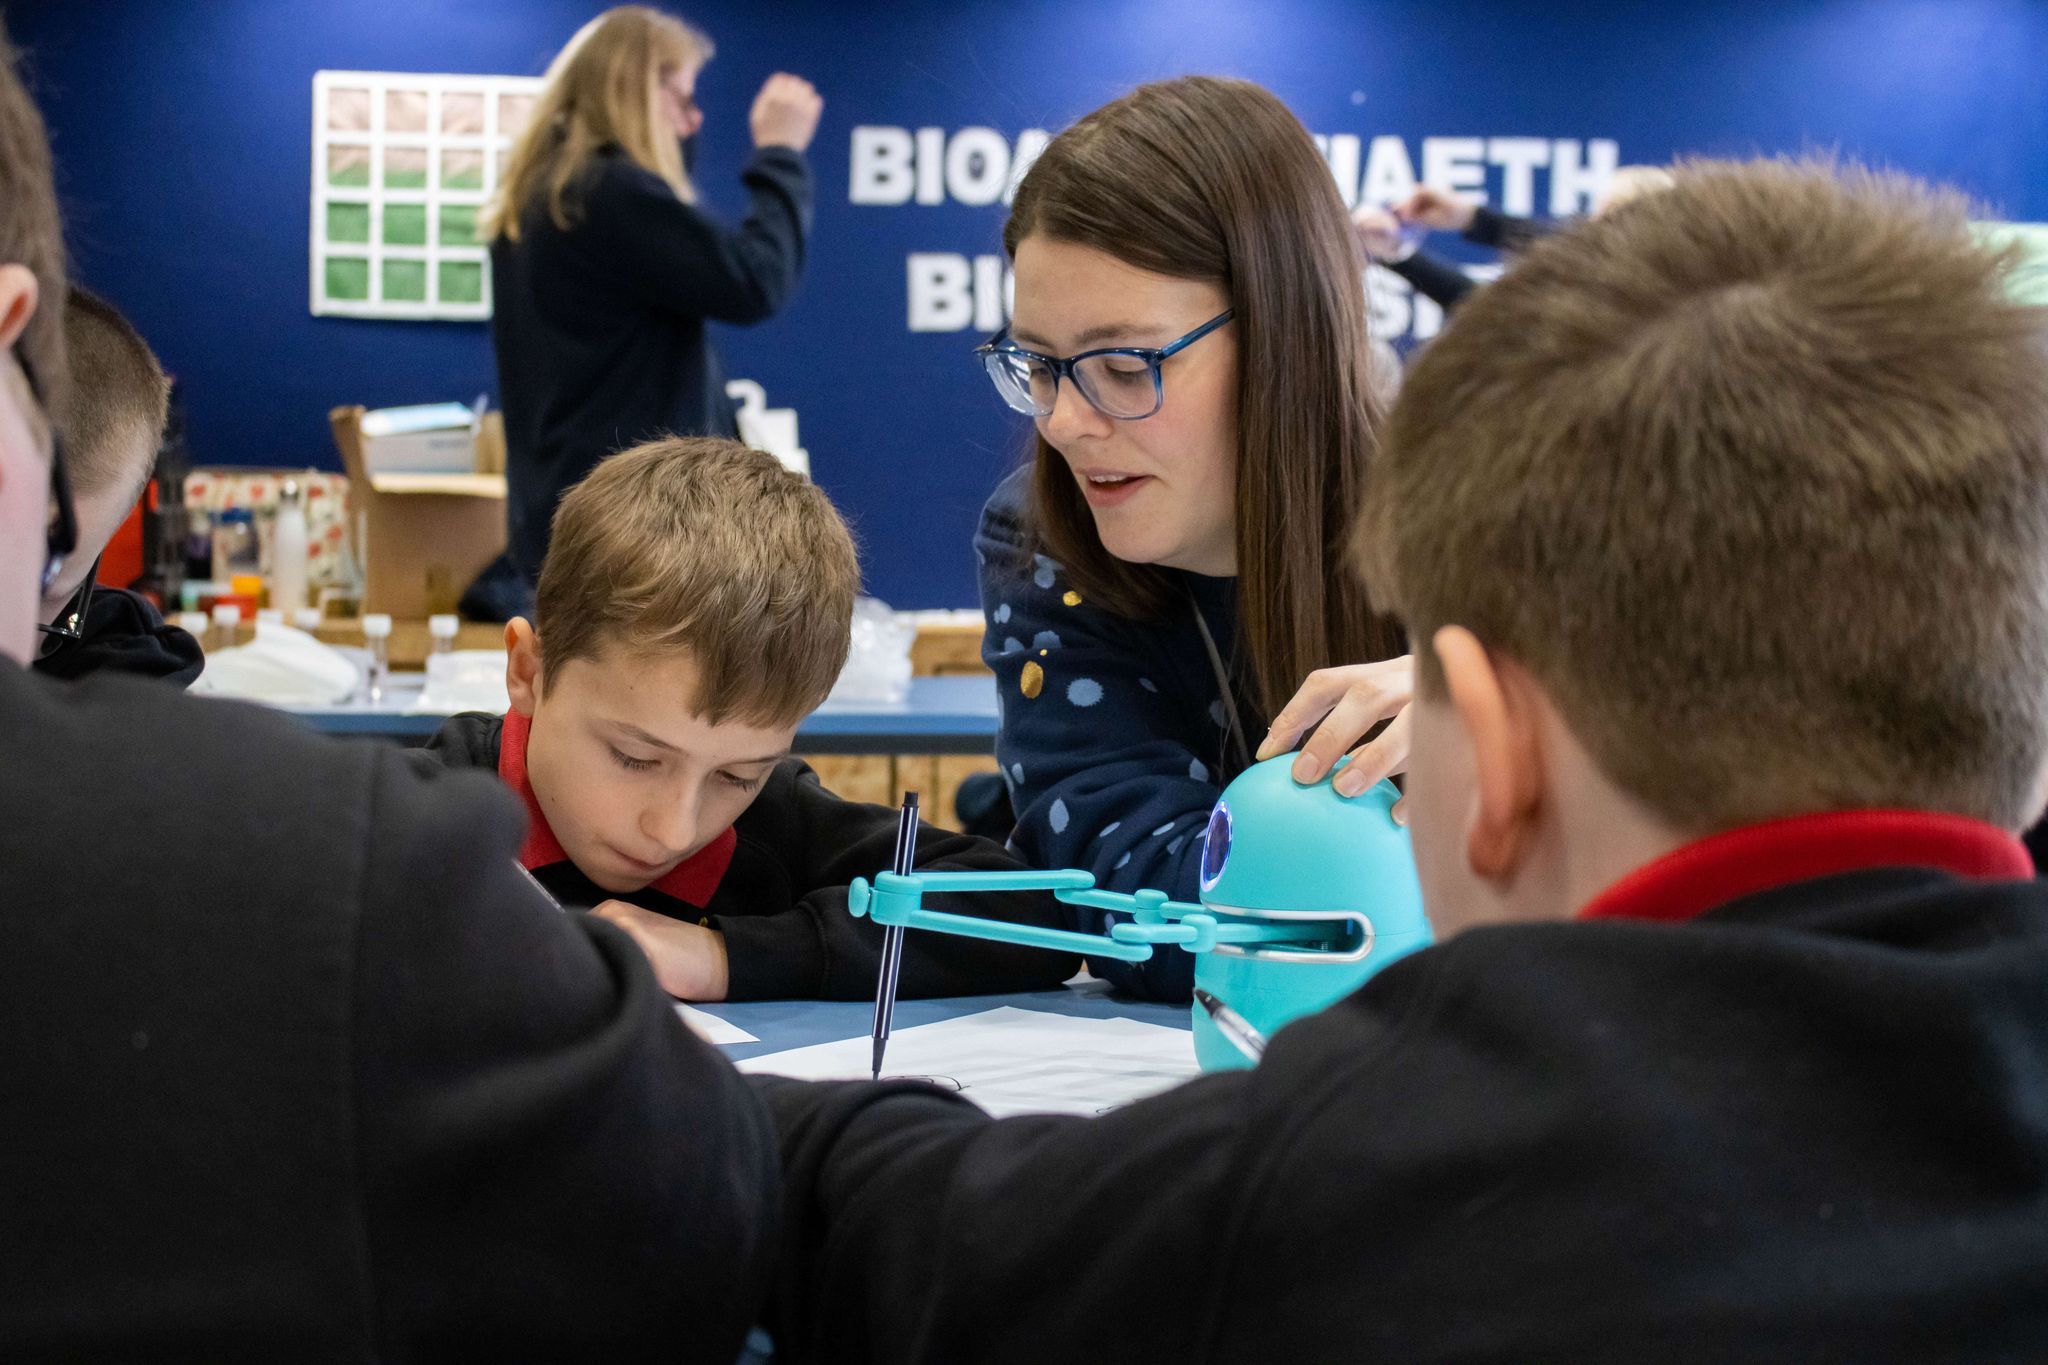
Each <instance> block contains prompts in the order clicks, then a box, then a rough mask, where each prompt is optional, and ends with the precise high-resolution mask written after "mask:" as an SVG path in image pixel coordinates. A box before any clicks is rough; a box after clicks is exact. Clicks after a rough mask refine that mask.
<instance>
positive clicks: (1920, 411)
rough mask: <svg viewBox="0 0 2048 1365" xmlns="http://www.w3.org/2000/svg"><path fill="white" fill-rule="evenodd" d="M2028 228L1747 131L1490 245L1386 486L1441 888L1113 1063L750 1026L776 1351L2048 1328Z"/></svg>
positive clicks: (2047, 390) (1977, 1355) (2046, 415)
mask: <svg viewBox="0 0 2048 1365" xmlns="http://www.w3.org/2000/svg"><path fill="white" fill-rule="evenodd" d="M1051 159H1052V157H1051V154H1050V153H1049V154H1048V156H1047V158H1046V159H1045V160H1044V161H1041V162H1040V164H1041V165H1043V164H1046V162H1047V161H1050V160H1051ZM2010 265H2011V261H2010V259H2009V258H2008V257H2005V256H2001V255H2000V254H1998V253H1995V252H1992V251H1989V250H1986V249H1983V248H1981V247H1980V246H1978V245H1977V244H1976V243H1975V241H1974V240H1973V239H1972V237H1971V235H1970V233H1969V231H1968V228H1967V224H1966V222H1965V213H1964V210H1963V206H1962V205H1961V204H1960V202H1958V201H1956V200H1955V199H1954V198H1953V197H1945V196H1939V195H1933V194H1930V193H1928V192H1927V191H1925V190H1924V189H1921V188H1919V187H1916V186H1912V185H1909V184H1905V183H1901V182H1897V181H1886V180H1881V179H1877V178H1874V177H1867V176H1843V177H1836V176H1833V175H1830V174H1827V173H1824V172H1818V171H1813V170H1808V169H1801V168H1797V167H1793V166H1789V165H1785V164H1781V163H1778V164H1774V163H1760V164H1754V165H1747V166H1715V165H1703V166H1696V167H1692V168H1689V169H1687V170H1685V171H1683V172H1681V174H1680V177H1679V184H1678V187H1677V188H1675V189H1673V190H1671V191H1670V192H1668V193H1666V194H1663V195H1660V196H1657V197H1655V198H1652V199H1646V200H1644V201H1642V202H1640V203H1637V204H1631V205H1630V206H1629V208H1628V209H1627V211H1626V212H1623V213H1618V214H1615V215H1613V216H1612V217H1610V218H1606V219H1602V220H1600V221H1597V222H1593V223H1589V224H1585V225H1582V226H1579V227H1575V228H1573V229H1571V230H1570V231H1567V232H1564V233H1562V234H1560V235H1559V236H1557V237H1554V238H1552V239H1549V240H1547V241H1544V242H1540V243H1537V244H1536V245H1534V246H1532V247H1531V248H1530V249H1529V251H1528V253H1527V254H1526V256H1525V257H1524V259H1523V260H1522V262H1521V263H1520V264H1519V265H1518V266H1517V267H1516V268H1515V269H1514V270H1512V271H1510V272H1508V274H1507V275H1506V276H1505V277H1503V278H1502V279H1501V281H1500V282H1499V283H1497V284H1494V285H1492V286H1490V287H1489V288H1487V289H1485V290H1483V291H1481V292H1479V293H1478V294H1476V295H1475V296H1474V297H1473V298H1472V299H1471V300H1470V301H1469V302H1468V303H1467V304H1466V305H1465V308H1464V310H1463V311H1462V312H1461V313H1460V315H1459V317H1458V319H1457V321H1456V322H1455V323H1453V324H1452V326H1451V327H1450V328H1449V329H1448V330H1447V331H1446V332H1445V333H1444V335H1443V336H1442V337H1440V338H1439V339H1438V340H1437V342H1436V343H1435V344H1434V345H1433V346H1431V347H1430V348H1429V349H1428V350H1427V351H1425V352H1424V353H1423V355H1422V358H1421V360H1420V362H1419V363H1418V364H1417V366H1416V367H1415V369H1414V371H1413V372H1412V373H1411V375H1410V376H1409V379H1408V381H1407V384H1406V386H1405V387H1404V389H1403V391H1402V393H1401V397H1400V401H1399V403H1398V404H1397V406H1396V408H1395V410H1394V413H1393V416H1392V419H1391V424H1390V428H1389V431H1388V433H1387V440H1386V442H1385V444H1384V446H1383V447H1382V449H1381V451H1380V455H1379V464H1378V466H1377V467H1376V468H1375V470H1374V471H1373V478H1372V480H1371V483H1370V488H1369V492H1368V494H1367V500H1366V502H1367V505H1366V509H1365V514H1364V516H1363V518H1362V520H1361V523H1360V527H1361V529H1360V533H1359V538H1358V546H1359V548H1360V550H1361V552H1362V558H1363V559H1364V561H1365V562H1366V563H1367V564H1368V565H1369V566H1370V572H1369V576H1370V577H1371V579H1372V582H1373V585H1374V588H1375V593H1376V596H1379V595H1380V594H1385V596H1383V597H1380V600H1382V601H1386V602H1389V603H1391V604H1392V605H1393V606H1394V607H1395V609H1396V610H1398V612H1399V613H1400V615H1401V616H1402V617H1403V619H1404V621H1405V624H1406V625H1407V627H1408V630H1409V633H1410V638H1411V639H1413V640H1414V641H1416V643H1417V645H1418V648H1417V651H1416V657H1417V665H1418V689H1417V695H1416V700H1415V702H1414V705H1413V750H1412V761H1411V766H1410V772H1409V786H1408V788H1407V802H1408V809H1409V819H1410V824H1411V827H1412V830H1413V835H1414V846H1415V852H1416V859H1417V865H1418V868H1419V870H1420V873H1421V880H1422V887H1423V894H1424V898H1425V903H1426V904H1427V906H1428V908H1429V911H1430V915H1431V918H1432V920H1433V921H1434V922H1435V925H1436V928H1437V930H1438V933H1439V936H1440V939H1441V942H1440V943H1439V945H1438V946H1436V947H1434V948H1430V949H1427V950H1425V951H1423V952H1420V953H1416V954H1414V955H1413V956H1410V957H1407V958H1404V959H1403V960H1401V961H1399V962H1397V963H1394V964H1393V965H1391V966H1389V967H1388V968H1386V970H1385V971H1383V972H1381V973H1380V974H1379V975H1378V976H1376V977H1374V978H1373V979H1372V980H1371V981H1370V982H1369V983H1368V984H1367V985H1366V986H1365V987H1364V988H1363V989H1362V990H1360V991H1359V992H1358V993H1357V994H1356V995H1354V996H1352V997H1351V998H1349V999H1347V1000H1345V1001H1342V1002H1340V1003H1339V1004H1337V1005H1336V1006H1334V1007H1332V1008H1331V1009H1329V1010H1327V1011H1326V1012H1324V1013H1323V1014H1320V1015H1317V1016H1315V1017H1312V1018H1309V1019H1306V1020H1303V1021H1301V1022H1299V1023H1296V1024H1294V1025H1293V1026H1291V1027H1289V1028H1287V1029H1285V1030H1283V1031H1281V1032H1280V1033H1279V1034H1278V1035H1277V1036H1276V1037H1274V1038H1273V1039H1272V1042H1271V1046H1270V1048H1269V1049H1268V1050H1267V1051H1266V1053H1265V1057H1264V1060H1263V1061H1262V1062H1261V1064H1260V1065H1259V1066H1258V1067H1257V1069H1256V1070H1253V1071H1249V1072H1241V1073H1235V1074H1230V1075H1219V1076H1211V1077H1206V1078H1203V1079H1201V1080H1198V1081H1195V1082H1193V1083H1191V1084H1189V1085H1186V1086H1184V1087H1182V1088H1180V1089H1178V1090H1176V1091H1173V1092H1171V1093H1169V1094H1166V1095H1164V1096H1161V1097H1158V1098H1156V1099H1153V1100H1149V1101H1146V1102H1143V1103H1140V1104H1136V1105H1132V1106H1130V1107H1129V1108H1126V1109H1123V1110H1120V1111H1117V1112H1116V1113H1114V1114H1111V1115H1109V1116H1107V1117H1104V1118H1100V1119H1092V1120H1091V1119H1073V1118H1062V1117H1038V1118H1012V1119H1007V1120H1003V1121H1000V1122H994V1121H991V1120H990V1119H988V1118H987V1117H986V1116H985V1115H983V1114H981V1113H980V1112H979V1111H977V1110H976V1109H975V1108H974V1107H973V1105H971V1104H969V1103H967V1102H966V1101H965V1099H963V1098H962V1097H960V1096H958V1095H954V1094H942V1093H938V1092H936V1091H933V1090H931V1089H928V1088H925V1087H921V1086H917V1085H914V1084H894V1085H890V1084H883V1085H869V1084H864V1083H848V1084H806V1083H800V1082H796V1081H789V1080H781V1079H777V1078H773V1077H759V1078H756V1084H757V1085H758V1087H759V1088H760V1090H761V1093H763V1094H764V1095H765V1096H766V1098H767V1100H768V1102H769V1106H770V1108H771V1110H772V1111H773V1112H774V1114H775V1116H776V1122H777V1126H778V1129H779V1131H780V1133H781V1136H782V1148H783V1162H784V1169H785V1172H786V1174H787V1178H788V1189H787V1191H786V1196H785V1201H784V1205H783V1207H784V1209H785V1211H786V1221H785V1233H784V1237H783V1242H782V1257H783V1262H782V1264H783V1270H782V1288H781V1291H780V1293H781V1310H780V1313H779V1319H780V1321H779V1331H778V1345H779V1346H780V1348H781V1353H780V1354H778V1356H777V1359H778V1360H784V1359H787V1360H792V1361H803V1360H824V1359H829V1360H832V1361H835V1362H845V1361H889V1362H892V1365H914V1363H915V1362H941V1361H943V1362H948V1365H958V1363H960V1362H970V1361H972V1362H988V1361H1020V1362H1021V1361H1044V1360H1062V1359H1090V1360H1116V1361H1121V1362H1150V1361H1158V1362H1168V1361H1171V1362H1175V1363H1176V1365H1194V1363H1195V1362H1238V1361H1252V1360H1260V1361H1264V1360H1276V1361H1277V1360H1285V1361H1293V1362H1314V1361H1330V1362H1338V1361H1342V1362H1362V1361H1378V1360H1387V1361H1410V1360H1456V1361H1464V1362H1482V1361H1484V1362H1521V1361H1564V1360H1569V1361H1576V1362H1587V1361H1595V1362H1597V1361H1614V1362H1639V1361H1645V1360H1652V1361H1658V1362H1661V1363H1662V1365H1674V1363H1675V1362H1689V1361H1700V1362H1708V1361H1712V1362H1725V1361H1733V1360H1741V1361H1785V1362H1802V1363H1803V1362H1812V1361H1822V1360H1827V1361H1858V1362H1873V1361H1878V1362H1882V1361H1925V1360H1943V1361H1994V1360H1996V1361H2007V1360H2042V1359H2048V1006H2044V1001H2048V890H2044V889H2043V887H2042V885H2041V883H2039V882H2036V881H2033V880H2030V879H2029V873H2030V867H2029V864H2028V860H2027V858H2026V855H2025V852H2024V850H2023V849H2022V848H2021V846H2020V844H2019V841H2018V840H2017V839H2016V838H2015V837H2014V836H2013V831H2015V830H2017V829H2021V828H2024V827H2025V826H2026V825H2027V824H2028V823H2029V822H2030V821H2031V820H2032V819H2033V818H2034V817H2035V816H2036V815H2037V814H2038V812H2039V811H2040V809H2041V805H2042V799H2043V792H2044V790H2048V783H2044V779H2048V688H2044V687H2043V685H2042V683H2043V678H2044V677H2048V577H2044V575H2048V569H2044V565H2048V364H2044V356H2048V327H2044V323H2043V320H2042V317H2041V315H2040V313H2039V311H2038V310H2032V309H2027V308H2023V307H2021V306H2019V305H2017V304H2015V303H2013V302H2012V301H2010V300H2009V299H2008V298H2007V297H2006V295H2005V292H2004V286H2005V280H2006V277H2007V272H2008V269H2009V267H2010ZM1503 336H1509V337H1514V338H1515V339H1516V343H1515V345H1513V346H1511V347H1502V346H1500V345H1499V342H1498V339H1499V338H1500V337H1503ZM913 937H914V936H913Z"/></svg>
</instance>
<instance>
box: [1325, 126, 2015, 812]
mask: <svg viewBox="0 0 2048 1365" xmlns="http://www.w3.org/2000/svg"><path fill="white" fill-rule="evenodd" d="M1964 207H1965V206H1964V205H1963V204H1962V203H1961V202H1960V201H1959V200H1958V199H1957V198H1956V197H1954V196H1953V195H1949V194H1945V193H1940V192H1936V191H1932V190H1929V189H1927V188H1926V187H1924V186H1921V185H1918V184H1915V183H1912V182H1909V181H1906V180H1903V179H1899V178H1894V177H1888V176H1880V175H1874V174H1870V173H1865V172H1858V171H1846V172H1839V173H1838V172H1834V171H1831V170H1829V169H1827V168H1824V167H1812V166H1801V165H1793V164H1786V163H1781V162H1767V163H1756V164H1749V165H1730V164H1713V163H1706V164H1695V165H1690V166H1685V167H1681V168H1680V171H1679V174H1678V177H1677V184H1676V186H1675V187H1674V188H1673V189H1671V190H1669V191H1668V192H1666V193H1662V194H1657V195H1653V196H1648V197H1645V198H1642V199H1639V200H1638V201H1636V202H1634V203H1632V204H1630V205H1629V208H1628V211H1627V212H1625V213H1618V214H1614V215H1612V216H1611V217H1606V218H1602V219H1599V220H1597V221H1594V222H1591V223H1587V224H1584V225H1582V226H1580V227H1578V228H1575V229H1573V230H1572V231H1569V232H1566V233H1563V234H1560V235H1558V236H1557V237H1556V238H1554V239H1551V240H1547V241H1545V242H1542V243H1540V244H1539V245H1537V246H1536V247H1534V248H1533V249H1531V250H1530V251H1529V252H1528V253H1527V255H1526V256H1525V257H1524V258H1523V259H1522V261H1521V262H1520V263H1519V264H1518V265H1517V266H1516V267H1515V268H1513V269H1512V270H1510V271H1509V272H1508V273H1507V275H1506V276H1504V277H1503V278H1502V279H1501V280H1500V281H1499V282H1498V283H1497V284H1495V285H1493V286H1491V287H1489V288H1487V289H1486V290H1483V291H1481V292H1480V293H1479V294H1478V295H1475V296H1474V297H1473V299H1472V300H1471V301H1470V302H1469V303H1468V304H1467V305H1466V307H1465V308H1464V309H1463V310H1461V312H1460V314H1459V316H1458V319H1457V321H1456V322H1455V323H1454V324H1453V325H1452V326H1451V327H1450V328H1449V329H1447V330H1446V332H1445V333H1444V334H1443V335H1442V336H1441V337H1439V338H1438V339H1437V340H1436V341H1435V342H1434V343H1433V344H1432V345H1431V347H1430V348H1429V349H1428V350H1427V351H1426V352H1425V353H1424V354H1423V356H1422V357H1421V359H1420V360H1419V361H1418V362H1417V363H1416V364H1415V365H1414V366H1412V367H1411V368H1410V370H1409V373H1408V375H1407V378H1406V381H1405V384H1404V387H1403V390H1402V394H1401V398H1400V401H1399V403H1398V404H1397V405H1396V408H1395V410H1394V413H1393V416H1392V419H1391V423H1390V426H1389V430H1388V439H1387V445H1386V449H1385V450H1384V451H1383V453H1382V458H1381V461H1380V463H1379V465H1378V466H1377V467H1376V469H1375V472H1374V478H1373V483H1372V488H1371V490H1370V493H1369V497H1368V501H1367V510H1366V515H1365V517H1364V518H1363V520H1362V522H1361V525H1360V528H1359V537H1358V546H1359V550H1360V554H1361V558H1362V560H1363V562H1364V563H1365V564H1366V565H1367V567H1368V572H1369V573H1370V574H1371V576H1372V577H1373V581H1374V583H1375V585H1376V586H1377V587H1378V588H1379V589H1380V590H1381V591H1382V592H1383V593H1385V594H1389V595H1390V600H1391V601H1393V602H1394V603H1395V604H1396V605H1397V606H1398V609H1399V610H1400V612H1401V613H1402V615H1403V616H1404V617H1405V618H1406V619H1407V621H1408V623H1409V626H1410V628H1411V629H1412V630H1413V631H1414V632H1416V634H1417V637H1418V639H1421V640H1426V639H1428V638H1429V636H1430V635H1431V634H1432V633H1433V632H1434V631H1435V630H1436V629H1437V628H1438V627H1440V626H1443V625H1447V624H1457V625H1463V626H1466V627H1468V628H1470V629H1471V630H1472V631H1473V632H1474V633H1475V634H1476V635H1477V636H1478V637H1479V638H1480V639H1481V640H1482V641H1483V642H1485V643H1486V644H1487V645H1488V646H1489V647H1490V648H1493V649H1497V650H1499V651H1501V652H1502V653H1504V654H1505V655H1507V656H1509V657H1512V658H1513V659H1515V660H1517V661H1519V662H1520V663H1521V664H1522V665H1523V666H1525V667H1526V668H1527V669H1529V670H1530V672H1531V673H1532V674H1533V675H1534V676H1535V677H1536V678H1537V679H1538V680H1539V681H1540V682H1541V683H1542V684H1543V686H1544V687H1545V689H1546V691H1547V692H1548V693H1549V695H1550V696H1551V697H1552V699H1553V700H1554V701H1555V703H1556V704H1557V706H1558V707H1559V708H1560V710H1561V712H1562V713H1563V715H1564V718H1565V720H1566V722H1567V723H1568V724H1569V725H1570V726H1571V728H1572V730H1573V732H1574V733H1575V734H1576V735H1577V736H1578V738H1579V739H1580V741H1581V742H1582V743H1584V744H1585V745H1586V747H1587V749H1588V750H1589V752H1590V753H1591V755H1592V757H1593V758H1594V760H1595V761H1596V762H1597V763H1599V764H1600V766H1601V768H1602V769H1603V770H1604V771H1605V772H1606V774H1607V775H1608V776H1609V777H1610V778H1611V779H1613V780H1614V781H1615V782H1617V783H1618V784H1619V785H1620V786H1621V787H1622V788H1623V789H1624V790H1625V791H1627V792H1628V793H1630V794H1631V795H1633V796H1634V797H1635V798H1636V799H1638V800H1639V801H1641V802H1642V803H1643V804H1644V805H1645V806H1646V807H1648V808H1649V809H1650V810H1652V811H1653V812H1655V813H1657V814H1658V815H1660V816H1661V817H1663V818H1664V819H1666V820H1667V821H1669V822H1671V823H1672V824H1674V825H1675V826H1677V827H1680V828H1685V829H1692V830H1706V829H1714V828H1725V827H1730V826H1734V825H1738V824H1743V823H1748V822H1752V821H1756V820H1761V819H1768V818H1772V817H1776V816H1782V815H1789V814H1797V813H1804V812H1811V811H1819V810H1829V809H1851V808H1870V807H1888V806H1905V807H1914V808H1921V809H1929V810H1940V811H1950V812H1954V813H1958V814H1962V815H1968V816H1974V817H1977V818H1980V819H1985V820H1989V821H1992V822H1994V823H1997V824H2000V825H2003V826H2006V827H2007V828H2016V827H2018V826H2020V825H2023V824H2024V823H2026V822H2027V821H2028V820H2029V819H2031V818H2032V816H2033V815H2034V813H2035V811H2036V808H2037V798H2036V793H2037V791H2038V787H2039V783H2040V779H2041V776H2042V765H2043V757H2044V750H2048V685H2044V680H2048V364H2044V360H2048V352H2044V347H2043V341H2044V335H2043V326H2044V319H2043V316H2042V314H2041V313H2040V312H2039V311H2038V310H2032V309H2028V308H2024V307H2021V306H2019V305H2017V304H2014V303H2012V302H2010V301H2009V300H2008V298H2007V296H2006V294H2005V290H2004V278H2005V275H2006V273H2007V271H2008V270H2009V269H2010V268H2011V266H2012V264H2013V263H2012V261H2011V259H2010V258H2009V257H2008V256H2005V255H2001V254H1999V253H1995V252H1992V251H1988V250H1986V249H1983V248H1981V247H1979V246H1978V245H1977V244H1975V242H1974V241H1973V240H1972V238H1971V236H1970V234H1969V233H1968V231H1967V230H1966V224H1965V212H1964ZM1503 338H1507V339H1509V341H1510V343H1511V344H1505V345H1504V344H1503V342H1502V339H1503ZM1422 685H1423V686H1424V687H1425V688H1433V687H1438V686H1440V685H1441V678H1440V676H1439V675H1437V674H1436V671H1435V669H1434V667H1433V666H1432V664H1431V662H1430V660H1429V658H1428V656H1427V653H1426V651H1425V654H1424V659H1423V666H1422Z"/></svg>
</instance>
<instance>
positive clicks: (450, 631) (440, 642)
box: [427, 616, 462, 654]
mask: <svg viewBox="0 0 2048 1365" xmlns="http://www.w3.org/2000/svg"><path fill="white" fill-rule="evenodd" d="M461 629H462V620H461V618H460V617H457V616H429V617H428V618H427V634H429V635H431V636H433V637H434V653H436V654H453V653H454V652H455V635H456V632H457V631H459V630H461Z"/></svg>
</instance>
